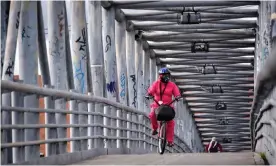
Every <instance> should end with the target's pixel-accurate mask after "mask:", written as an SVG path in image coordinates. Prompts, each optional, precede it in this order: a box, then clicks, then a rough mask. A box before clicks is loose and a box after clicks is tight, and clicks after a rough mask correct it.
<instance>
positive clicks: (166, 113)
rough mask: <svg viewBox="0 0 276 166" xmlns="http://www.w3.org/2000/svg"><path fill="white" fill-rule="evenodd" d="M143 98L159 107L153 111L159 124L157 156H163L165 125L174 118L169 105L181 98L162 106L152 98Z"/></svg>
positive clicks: (165, 139) (165, 138) (165, 142)
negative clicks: (150, 100)
mask: <svg viewBox="0 0 276 166" xmlns="http://www.w3.org/2000/svg"><path fill="white" fill-rule="evenodd" d="M145 98H146V99H148V100H149V99H153V100H154V101H155V102H156V103H157V104H158V106H159V107H158V108H157V109H155V115H156V119H157V121H158V122H159V131H158V152H159V154H164V152H165V148H166V145H167V134H166V131H167V125H166V124H167V122H168V121H170V120H173V119H174V117H175V111H174V109H173V108H172V107H171V106H170V105H171V104H172V103H174V102H175V101H177V100H178V99H181V98H183V96H181V97H179V98H175V99H174V100H173V101H171V102H170V103H169V104H163V103H161V104H160V103H159V102H158V101H156V100H155V99H154V97H153V96H145ZM162 114H163V115H162Z"/></svg>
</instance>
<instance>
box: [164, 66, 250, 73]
mask: <svg viewBox="0 0 276 166" xmlns="http://www.w3.org/2000/svg"><path fill="white" fill-rule="evenodd" d="M167 68H168V69H170V70H171V71H173V72H189V73H199V72H201V70H202V68H203V65H202V66H201V67H198V66H184V65H173V66H167ZM215 68H216V70H217V72H233V71H234V72H236V71H237V70H238V71H252V70H253V67H252V66H244V67H242V66H241V67H224V66H217V65H216V66H215Z"/></svg>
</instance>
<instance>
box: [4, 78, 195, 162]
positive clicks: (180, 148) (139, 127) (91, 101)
mask: <svg viewBox="0 0 276 166" xmlns="http://www.w3.org/2000/svg"><path fill="white" fill-rule="evenodd" d="M1 91H2V94H8V93H10V94H11V106H3V105H1V113H4V112H5V111H6V112H10V113H11V118H12V120H11V124H3V123H2V126H1V129H2V134H3V131H6V132H4V133H8V132H7V131H10V133H11V138H12V139H10V140H9V141H5V140H3V139H2V141H1V150H2V163H3V164H7V163H8V159H7V158H8V155H10V154H12V162H13V163H22V162H24V161H27V160H34V159H37V158H39V157H40V151H39V145H43V144H45V157H48V156H51V155H58V154H63V153H68V152H77V151H85V150H89V149H93V148H128V149H137V148H138V149H143V150H145V151H147V152H157V146H158V141H157V139H156V137H152V135H151V128H150V121H149V118H148V116H147V114H146V113H144V112H141V111H138V110H136V109H134V108H130V107H127V106H125V105H122V104H120V103H117V102H113V101H110V100H108V99H106V98H100V97H95V96H92V94H90V93H89V94H88V95H84V94H80V93H74V92H72V91H71V92H69V91H62V90H55V89H52V88H41V87H37V86H33V85H27V84H22V83H16V82H11V81H4V80H2V81H1ZM33 95H35V96H36V99H35V100H37V102H38V99H39V98H40V99H41V98H42V99H43V100H44V106H43V108H41V107H40V108H26V107H24V104H23V103H24V100H25V102H26V99H24V98H26V97H28V96H33ZM59 100H65V101H66V104H67V109H66V108H65V109H55V102H58V101H59ZM83 105H84V106H83ZM68 107H69V108H68ZM82 108H84V109H82ZM85 108H86V109H85ZM27 113H33V114H35V113H36V114H41V113H42V114H44V115H45V124H39V122H38V119H37V122H38V123H36V124H30V123H28V122H24V116H27V115H28V114H27ZM24 114H25V115H24ZM62 115H65V116H70V117H69V119H70V122H68V121H67V122H64V123H63V124H57V123H56V122H55V119H56V118H58V117H59V116H62ZM29 129H32V130H33V129H37V130H36V134H38V133H39V129H45V139H41V138H40V139H37V140H31V141H29V140H28V141H25V139H24V136H25V137H26V133H25V134H24V132H26V131H27V130H29ZM61 129H63V132H60V131H59V130H61ZM66 134H67V135H66ZM69 134H70V135H69ZM33 138H39V137H33ZM174 143H175V146H174V147H173V148H168V149H167V152H191V149H190V148H189V147H188V146H187V144H186V143H185V142H184V141H183V140H182V139H180V138H179V137H178V136H176V135H175V140H174ZM28 146H38V148H37V149H36V150H33V149H26V147H28ZM64 147H65V148H66V149H64ZM8 149H12V150H11V152H10V153H9V152H8V151H9V150H8ZM28 153H31V155H32V157H26V155H30V154H28Z"/></svg>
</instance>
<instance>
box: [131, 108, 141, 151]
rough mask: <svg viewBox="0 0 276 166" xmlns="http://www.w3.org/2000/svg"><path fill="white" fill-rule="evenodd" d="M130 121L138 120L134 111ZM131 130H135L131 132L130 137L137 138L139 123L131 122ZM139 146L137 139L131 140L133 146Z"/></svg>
mask: <svg viewBox="0 0 276 166" xmlns="http://www.w3.org/2000/svg"><path fill="white" fill-rule="evenodd" d="M132 122H138V115H137V114H135V113H132ZM132 130H135V131H134V132H132V137H131V138H134V139H139V132H137V131H139V125H138V124H137V123H132ZM138 147H139V141H133V148H138Z"/></svg>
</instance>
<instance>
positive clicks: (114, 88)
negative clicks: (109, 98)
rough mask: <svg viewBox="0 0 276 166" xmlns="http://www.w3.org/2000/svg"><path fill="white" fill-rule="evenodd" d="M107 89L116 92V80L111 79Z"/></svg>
mask: <svg viewBox="0 0 276 166" xmlns="http://www.w3.org/2000/svg"><path fill="white" fill-rule="evenodd" d="M106 89H107V91H108V92H110V93H115V92H116V83H115V81H111V82H110V83H107V84H106Z"/></svg>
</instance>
